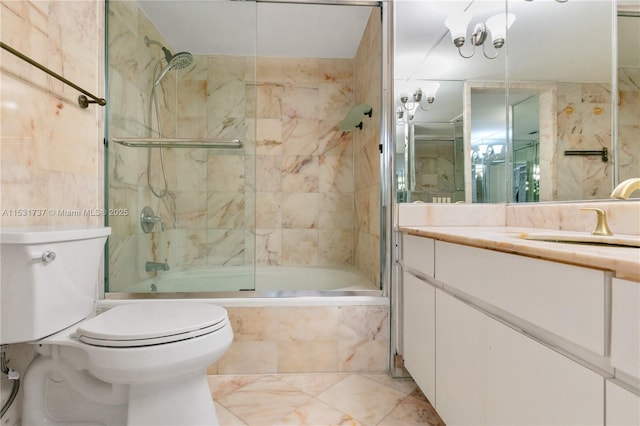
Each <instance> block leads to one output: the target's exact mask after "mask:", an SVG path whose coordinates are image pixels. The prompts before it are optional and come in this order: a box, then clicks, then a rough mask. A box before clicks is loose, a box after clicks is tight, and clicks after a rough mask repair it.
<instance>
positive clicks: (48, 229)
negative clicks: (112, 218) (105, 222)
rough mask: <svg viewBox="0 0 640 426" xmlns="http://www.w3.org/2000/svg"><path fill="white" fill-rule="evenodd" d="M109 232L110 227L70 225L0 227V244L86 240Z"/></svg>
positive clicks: (107, 234) (103, 235) (106, 234)
mask: <svg viewBox="0 0 640 426" xmlns="http://www.w3.org/2000/svg"><path fill="white" fill-rule="evenodd" d="M110 234H111V228H110V227H108V226H103V227H99V228H86V227H70V226H64V227H62V226H32V227H23V228H2V229H0V243H2V244H40V243H52V242H61V241H75V240H88V239H92V238H100V237H106V236H109V235H110Z"/></svg>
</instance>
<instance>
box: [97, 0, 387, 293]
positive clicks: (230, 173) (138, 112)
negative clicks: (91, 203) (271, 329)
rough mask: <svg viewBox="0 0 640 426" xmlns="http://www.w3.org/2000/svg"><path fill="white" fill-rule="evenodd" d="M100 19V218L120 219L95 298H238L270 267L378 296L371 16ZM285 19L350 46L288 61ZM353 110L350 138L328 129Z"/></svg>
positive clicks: (372, 10) (112, 222) (376, 95)
mask: <svg viewBox="0 0 640 426" xmlns="http://www.w3.org/2000/svg"><path fill="white" fill-rule="evenodd" d="M107 16H108V20H107V23H108V25H107V37H106V38H107V58H108V59H107V64H108V70H107V71H108V72H107V86H108V94H109V99H110V102H109V106H108V110H107V141H108V144H107V148H106V149H107V155H106V158H107V164H106V167H105V170H106V177H105V181H106V182H105V186H106V193H107V204H108V207H109V208H112V209H117V208H122V209H125V208H126V209H128V211H129V212H131V213H130V215H129V216H119V217H115V216H111V217H108V218H107V221H108V225H109V226H111V227H112V229H113V233H112V235H111V237H110V238H109V242H108V248H107V261H106V276H107V281H106V286H105V289H106V292H107V293H131V292H133V293H160V292H165V291H166V292H171V293H176V292H180V293H190V292H191V293H193V292H221V291H223V292H229V291H241V290H242V291H247V290H249V291H251V290H255V289H256V282H259V281H260V278H259V277H257V276H256V268H260V267H273V268H275V267H282V266H286V267H305V268H306V267H312V268H325V267H328V268H338V269H340V270H347V271H349V272H353V273H356V274H358V275H359V276H360V277H361V278H362V279H363V282H367V283H368V285H370V287H371V288H372V289H379V288H380V278H379V275H380V272H379V271H380V250H379V244H380V243H379V241H380V236H379V235H380V219H379V217H380V211H379V209H380V207H379V206H380V201H379V188H380V176H379V167H378V166H377V165H378V164H379V161H380V160H379V153H378V149H377V146H378V141H379V135H380V133H379V132H380V130H379V129H380V117H379V113H380V110H381V109H380V98H381V95H380V92H381V90H380V85H381V83H380V84H375V82H376V81H377V82H381V76H380V72H379V68H380V67H379V66H373V65H374V64H376V63H377V64H381V57H382V56H381V51H382V47H381V46H382V43H381V37H382V32H381V20H380V10H379V8H378V7H372V6H335V5H333V6H327V5H308V4H306V5H303V4H293V3H291V4H289V3H281V4H274V3H257V2H237V1H217V2H201V1H182V2H152V1H151V2H131V1H114V0H110V1H108V2H107ZM290 16H298V17H302V18H303V19H302V21H306V22H307V25H306V26H311V27H317V28H323V27H325V31H328V32H331V31H333V32H336V33H341V32H342V29H343V28H342V27H345V29H346V27H347V26H348V27H349V28H350V30H351V31H354V32H355V34H354V35H352V36H351V38H352V39H354V40H355V41H354V42H353V43H352V45H351V47H350V50H349V49H347V50H344V49H342V50H340V51H335V52H333V51H317V50H315V49H314V47H313V45H312V44H311V43H310V45H309V46H302V50H300V49H299V46H300V42H301V39H300V37H298V38H296V37H291V36H288V35H287V34H283V33H280V32H279V29H281V28H283V27H287V25H284V24H283V23H282V22H281V21H282V20H283V19H286V18H287V17H290ZM333 16H338V17H339V18H336V19H333V18H332V17H333ZM305 17H308V19H307V18H305ZM184 28H192V29H193V31H190V32H189V34H188V35H187V36H186V37H184V36H180V34H182V33H184ZM332 28H333V30H332ZM196 29H198V30H197V31H196ZM200 29H201V30H202V31H203V32H202V33H200V32H199V31H200ZM292 30H295V31H301V29H299V28H298V29H292ZM320 44H321V43H320ZM332 45H333V46H335V45H338V43H327V46H332ZM344 45H345V43H341V44H340V46H342V47H344ZM372 82H373V83H372ZM361 103H367V104H370V105H371V106H372V108H373V112H374V113H373V116H372V117H371V118H369V117H366V120H367V123H366V126H364V129H362V130H358V131H357V132H356V131H354V132H343V131H341V130H339V123H340V122H341V121H342V120H343V119H344V117H345V115H346V114H347V113H348V112H349V110H350V108H351V107H352V106H353V105H356V104H361ZM373 140H375V142H372V141H373ZM144 207H149V208H150V209H152V210H153V212H154V217H157V223H156V226H154V227H153V229H151V230H150V232H145V230H144V229H143V227H142V226H141V219H140V214H141V212H142V210H143V208H144ZM147 228H148V227H147ZM149 262H153V264H162V265H165V264H166V265H167V267H168V270H164V268H161V269H152V270H151V271H149V270H148V269H149V268H145V266H146V265H147V264H148V263H149ZM212 270H215V271H217V272H216V274H218V272H220V271H223V273H222V274H218V275H220V276H222V277H224V278H223V280H222V281H220V280H214V279H208V278H204V279H199V278H198V281H199V282H201V283H202V282H204V283H209V284H204V285H200V286H197V287H194V286H190V285H188V284H186V285H184V286H183V287H180V288H166V289H165V287H164V284H163V285H160V284H159V282H160V279H161V278H165V280H164V281H162V282H168V281H172V280H173V281H175V282H179V281H180V282H183V283H184V282H187V281H189V280H188V279H173V278H174V277H180V276H193V275H194V274H195V275H197V276H199V277H200V276H204V277H208V276H209V275H208V274H209V273H210V272H211V271H212ZM181 274H182V275H181ZM185 274H186V275H185ZM230 274H231V275H230ZM258 275H259V274H258ZM229 283H233V284H232V285H230V284H229ZM312 290H314V289H312Z"/></svg>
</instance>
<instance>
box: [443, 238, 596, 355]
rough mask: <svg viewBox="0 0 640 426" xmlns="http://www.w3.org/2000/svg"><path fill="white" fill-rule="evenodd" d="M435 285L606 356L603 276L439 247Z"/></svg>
mask: <svg viewBox="0 0 640 426" xmlns="http://www.w3.org/2000/svg"><path fill="white" fill-rule="evenodd" d="M435 246H436V247H435V249H436V262H435V270H436V279H437V280H439V281H442V282H444V283H446V284H447V285H448V286H450V287H452V288H454V289H457V290H460V291H462V292H464V293H467V294H469V295H471V296H473V297H476V298H478V299H480V300H482V301H484V302H486V303H489V304H490V305H493V306H495V307H497V308H499V309H502V310H504V311H506V312H508V313H510V314H512V315H514V316H516V317H518V318H521V319H523V320H525V321H528V322H530V323H532V324H534V325H536V326H539V327H541V328H543V329H545V330H548V331H550V332H551V333H554V334H556V335H558V336H560V337H563V338H565V339H567V340H569V341H571V342H573V343H576V344H578V345H580V346H583V347H584V348H587V349H589V350H591V351H593V352H595V353H597V354H599V355H605V348H606V344H605V340H606V335H605V293H606V292H605V290H606V280H607V277H606V274H605V272H604V271H600V270H595V269H589V268H582V267H577V266H572V265H566V264H562V263H556V262H550V261H544V260H539V259H532V258H529V257H524V256H518V255H512V254H508V253H502V252H497V251H492V250H484V249H480V248H475V247H468V246H462V245H458V244H451V243H446V242H442V241H436V244H435Z"/></svg>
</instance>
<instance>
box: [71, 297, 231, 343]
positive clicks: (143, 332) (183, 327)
mask: <svg viewBox="0 0 640 426" xmlns="http://www.w3.org/2000/svg"><path fill="white" fill-rule="evenodd" d="M227 324H228V320H227V312H226V311H225V310H224V308H222V307H220V306H216V305H211V304H207V303H193V302H153V303H132V304H125V305H118V306H115V307H113V308H111V309H109V310H108V311H106V312H104V313H102V314H100V315H98V316H96V317H94V318H91V319H89V320H86V321H84V322H82V323H80V324H79V325H78V328H77V329H76V333H75V336H76V337H77V338H78V340H79V341H81V342H83V343H86V344H88V345H93V346H102V347H111V348H132V347H142V346H152V345H160V344H166V343H172V342H177V341H181V340H186V339H191V338H195V337H199V336H203V335H206V334H209V333H213V332H215V331H217V330H219V329H220V328H222V327H224V326H225V325H227Z"/></svg>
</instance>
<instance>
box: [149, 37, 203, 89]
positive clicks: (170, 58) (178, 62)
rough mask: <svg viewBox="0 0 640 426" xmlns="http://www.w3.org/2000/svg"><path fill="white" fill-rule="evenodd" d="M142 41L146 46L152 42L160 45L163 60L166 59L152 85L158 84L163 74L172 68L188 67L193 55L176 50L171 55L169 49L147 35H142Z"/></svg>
mask: <svg viewBox="0 0 640 426" xmlns="http://www.w3.org/2000/svg"><path fill="white" fill-rule="evenodd" d="M144 43H145V44H146V45H147V47H148V46H150V45H152V44H157V45H158V46H160V48H162V51H163V52H164V60H165V61H167V66H166V67H165V68H164V69H163V70H162V72H161V73H160V75H159V76H158V78H156V80H155V81H154V82H153V85H154V86H157V85H158V84H160V82H161V81H162V79H163V78H164V76H165V75H167V73H168V72H169V71H171V70H172V69H174V68H175V69H177V70H181V69H184V68H186V67H188V66H189V65H191V63H192V62H193V55H192V54H191V53H189V52H178V53H176V54H175V55H173V54H171V51H170V50H169V49H167V48H166V47H164V46H163V45H162V44H160V43H159V42H157V41H155V40H151V39H149V37H147V36H145V37H144ZM161 60H162V59H161Z"/></svg>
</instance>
